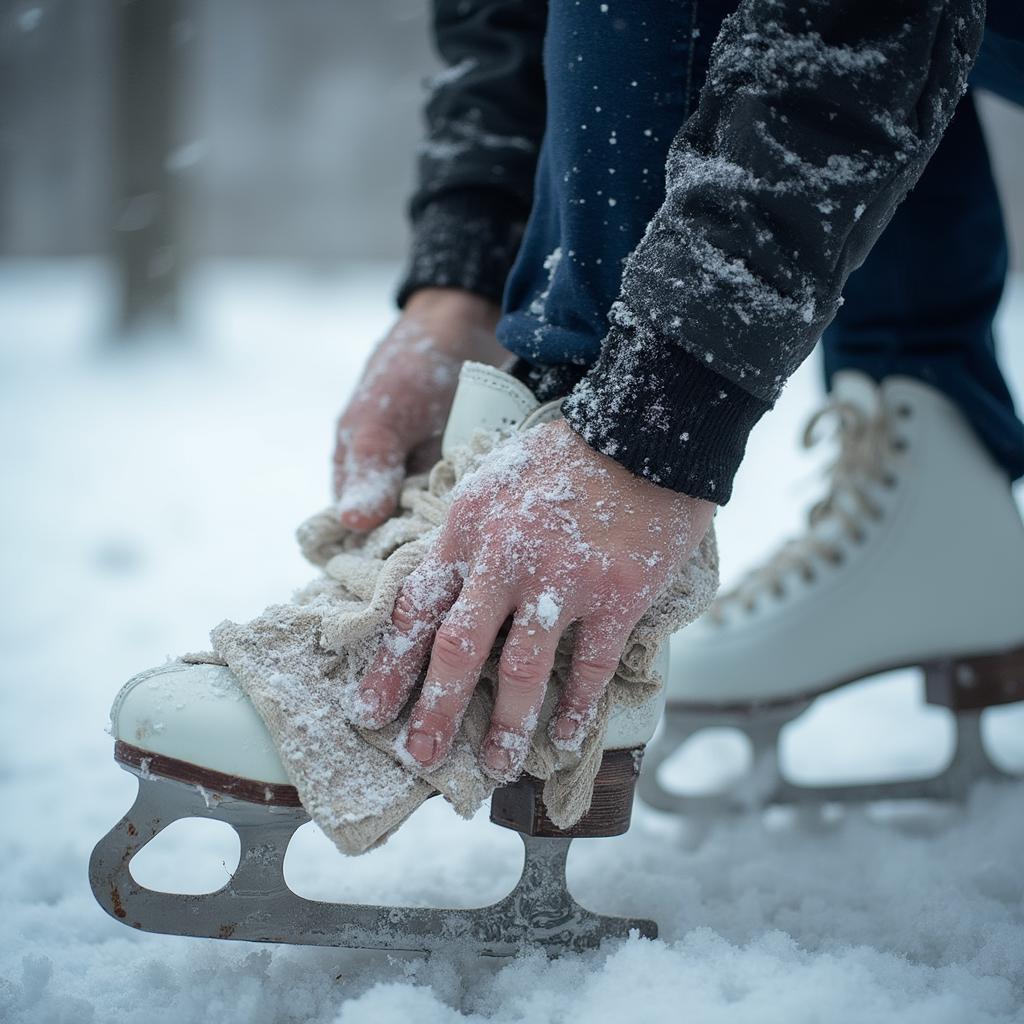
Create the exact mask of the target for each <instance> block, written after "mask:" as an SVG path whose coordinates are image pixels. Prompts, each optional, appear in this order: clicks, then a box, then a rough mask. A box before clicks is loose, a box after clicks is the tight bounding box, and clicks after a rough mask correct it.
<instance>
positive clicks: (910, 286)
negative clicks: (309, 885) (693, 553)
mask: <svg viewBox="0 0 1024 1024" xmlns="http://www.w3.org/2000/svg"><path fill="white" fill-rule="evenodd" d="M735 6H736V2H735V0H685V2H684V0H609V2H608V3H603V4H602V3H594V2H586V3H582V4H578V5H577V4H576V3H574V2H572V0H550V6H549V12H550V13H549V21H548V32H547V38H546V41H545V75H546V79H547V90H548V123H547V130H546V133H545V138H544V144H543V147H542V150H541V156H540V162H539V165H538V171H537V181H536V192H535V199H534V208H533V212H532V214H531V217H530V221H529V224H528V226H527V230H526V235H525V237H524V240H523V245H522V248H521V250H520V253H519V257H518V259H517V261H516V264H515V266H514V267H513V269H512V273H511V274H510V276H509V280H508V284H507V287H506V291H505V303H504V306H505V309H504V316H503V317H502V320H501V322H500V324H499V327H498V336H499V339H500V340H501V342H502V343H503V344H504V345H505V346H506V347H507V348H509V349H510V350H511V351H513V352H514V353H516V354H517V355H519V356H521V357H522V358H523V359H525V360H527V361H528V362H529V363H532V364H534V365H537V366H542V367H543V366H561V365H565V364H570V365H575V366H579V367H585V366H588V365H590V363H592V362H593V361H594V360H595V359H596V358H597V355H598V351H599V349H600V343H601V339H602V338H603V337H604V335H605V333H606V332H607V326H608V323H607V313H608V310H609V308H610V307H611V304H612V303H613V302H614V301H615V299H616V297H617V295H618V291H619V283H620V279H621V274H622V264H623V260H624V259H625V258H626V257H627V256H628V254H629V253H630V252H631V251H632V249H633V248H634V247H635V246H636V244H637V243H638V242H639V241H640V238H641V237H642V235H643V232H644V229H645V228H646V226H647V223H648V221H649V220H650V219H651V217H652V216H653V214H654V212H655V211H656V210H657V208H658V207H659V206H660V205H661V202H662V199H663V197H664V168H665V160H666V157H667V155H668V148H669V145H670V144H671V142H672V139H673V137H674V136H675V134H676V132H677V131H678V129H679V127H680V126H681V125H682V123H683V122H684V121H685V119H686V117H687V116H688V114H689V112H690V111H691V110H692V109H693V106H694V104H695V103H696V100H697V96H698V94H699V92H700V87H701V84H702V82H703V78H704V74H705V72H706V69H707V62H708V56H709V51H710V47H711V43H712V42H713V41H714V38H715V36H716V35H717V33H718V28H719V26H720V24H721V21H722V18H724V17H725V15H726V14H728V13H729V12H730V11H731V10H733V9H735ZM972 81H973V83H974V84H976V85H978V86H981V87H983V88H986V89H990V90H991V91H993V92H996V93H998V94H1000V95H1002V96H1004V97H1006V98H1008V99H1011V100H1013V101H1014V102H1017V103H1021V104H1024V4H1021V3H1020V0H989V13H988V19H987V22H986V35H985V41H984V45H983V47H982V51H981V55H980V57H979V60H978V63H977V65H976V68H975V71H974V75H973V79H972ZM1007 259H1008V257H1007V241H1006V234H1005V230H1004V226H1003V215H1002V210H1001V207H1000V203H999V196H998V194H997V192H996V187H995V182H994V181H993V178H992V171H991V167H990V165H989V159H988V152H987V149H986V146H985V140H984V138H983V136H982V133H981V127H980V125H979V123H978V118H977V114H976V112H975V109H974V101H973V97H972V96H971V95H970V94H968V95H967V96H966V97H965V98H964V100H963V101H962V102H961V104H960V107H959V108H958V110H957V113H956V116H955V117H954V119H953V121H952V123H951V125H950V128H949V131H948V132H947V134H946V136H945V137H944V138H943V141H942V143H941V144H940V146H939V149H938V150H937V151H936V153H935V156H934V157H933V159H932V160H931V162H930V163H929V164H928V167H927V168H926V170H925V172H924V175H923V176H922V178H921V180H920V181H919V182H918V184H917V186H916V187H915V188H914V190H913V191H912V192H911V194H910V195H909V196H908V198H907V200H906V201H905V202H904V203H903V204H902V205H901V206H900V207H899V209H898V210H897V212H896V214H895V216H894V217H893V219H892V221H891V223H890V224H889V226H888V227H887V228H886V230H885V232H884V233H883V234H882V236H881V238H880V239H879V241H878V242H877V244H876V245H875V247H874V248H873V249H872V251H871V253H870V254H869V256H868V258H867V260H866V261H865V263H864V264H863V266H861V267H860V268H859V269H858V270H857V271H856V272H855V273H854V274H853V275H852V276H851V277H850V279H849V281H848V282H847V286H846V289H845V291H844V293H843V294H844V299H845V302H844V305H843V306H842V307H841V308H840V310H839V313H838V315H837V316H836V318H835V320H834V321H833V323H832V324H831V326H830V327H829V328H828V330H827V331H826V332H825V335H824V337H823V348H824V355H825V373H826V378H827V380H828V381H830V380H831V378H832V376H833V374H835V373H836V372H837V371H839V370H843V369H857V370H861V371H863V372H865V373H867V374H869V375H870V376H872V377H874V378H875V379H878V380H880V379H882V378H883V377H885V376H888V375H891V374H904V375H906V376H911V377H915V378H918V379H921V380H925V381H927V382H928V383H930V384H932V385H933V386H935V387H936V388H938V389H940V390H942V391H943V392H945V393H946V394H947V395H948V396H949V397H950V398H951V399H952V400H953V401H954V402H956V403H957V405H958V406H959V407H960V408H961V409H962V411H963V412H964V414H965V415H966V417H967V419H968V420H969V421H970V423H971V424H972V426H973V427H974V429H975V431H976V432H977V434H978V436H979V438H980V439H981V440H982V442H983V443H984V444H985V446H986V447H987V448H988V449H989V451H990V452H991V453H992V455H993V457H994V458H995V459H996V460H997V461H998V462H999V464H1000V465H1002V466H1003V467H1004V468H1005V469H1006V471H1007V473H1008V474H1009V475H1010V477H1011V478H1013V479H1016V478H1017V477H1020V476H1022V475H1024V424H1022V423H1021V421H1020V420H1019V419H1018V417H1017V414H1016V412H1015V410H1014V405H1013V400H1012V398H1011V396H1010V392H1009V390H1008V388H1007V386H1006V382H1005V380H1004V379H1003V376H1002V373H1001V371H1000V369H999V364H998V361H997V358H996V351H995V343H994V338H993V333H992V324H993V319H994V317H995V313H996V308H997V306H998V304H999V300H1000V297H1001V295H1002V291H1003V285H1004V282H1005V278H1006V272H1007Z"/></svg>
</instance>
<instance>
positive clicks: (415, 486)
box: [211, 432, 718, 854]
mask: <svg viewBox="0 0 1024 1024" xmlns="http://www.w3.org/2000/svg"><path fill="white" fill-rule="evenodd" d="M497 440H498V438H497V435H487V434H484V433H482V432H478V433H477V434H476V435H475V436H474V438H473V440H472V442H471V443H470V444H469V445H467V446H465V447H461V448H459V449H457V450H456V451H455V453H453V455H451V456H450V457H449V458H447V459H444V460H442V461H441V462H439V463H438V464H437V465H436V466H435V467H434V468H433V470H432V471H431V473H430V474H429V476H427V475H420V476H416V477H410V478H409V479H408V480H407V481H406V484H405V487H404V490H403V492H402V496H401V502H400V509H399V512H398V513H396V515H395V516H394V517H392V518H391V519H389V520H388V521H387V522H386V523H384V524H383V525H382V526H380V527H379V528H377V529H376V530H373V531H371V532H370V533H368V534H358V533H355V532H353V531H350V530H346V529H345V528H344V527H342V526H341V524H340V522H339V521H338V516H337V513H336V511H335V510H334V509H333V508H332V509H327V510H325V511H323V512H321V513H320V514H318V515H316V516H313V517H312V518H311V519H309V520H308V521H307V522H305V523H304V524H303V525H302V526H301V527H299V530H298V539H299V543H300V545H301V547H302V550H303V553H304V554H305V555H306V557H307V558H308V559H309V560H310V561H311V562H313V563H314V564H316V565H320V566H322V567H323V568H324V575H323V576H322V577H320V578H319V579H316V580H314V581H313V582H311V583H310V584H308V585H307V586H306V587H304V588H302V589H301V590H300V591H299V592H298V593H296V594H295V596H294V597H293V599H292V601H291V602H290V603H288V604H282V605H275V606H272V607H270V608H268V609H267V610H266V611H265V612H264V613H263V614H262V615H260V616H258V617H257V618H256V619H253V620H252V621H251V622H249V623H246V624H244V625H240V624H237V623H233V622H224V623H221V625H219V626H217V627H216V629H214V630H213V632H212V634H211V635H212V639H213V644H214V648H215V650H216V652H217V654H218V655H219V656H220V658H223V659H224V661H225V663H226V664H227V665H228V666H229V667H230V668H231V670H232V671H233V672H234V674H235V675H236V676H237V677H238V679H239V681H240V683H241V685H242V687H243V689H244V690H245V691H246V693H247V694H248V696H249V698H250V699H251V700H252V702H253V704H254V705H255V706H256V709H257V711H258V712H259V714H260V716H261V717H262V718H263V720H264V722H265V723H266V725H267V728H268V729H269V731H270V735H271V737H272V738H273V740H274V743H275V744H276V746H277V748H278V751H279V753H280V755H281V760H282V763H283V764H284V767H285V770H286V771H287V773H288V776H289V778H291V780H292V782H293V784H294V785H295V787H296V789H297V790H298V793H299V796H300V798H301V800H302V803H303V805H304V807H305V808H306V811H307V813H308V814H309V815H310V817H312V818H313V820H314V821H315V822H316V823H317V824H318V825H319V826H320V827H321V828H322V829H323V831H324V832H325V833H326V834H327V835H328V836H330V838H331V839H332V840H333V841H334V842H335V843H336V844H337V846H338V847H339V849H341V850H342V851H343V852H344V853H349V854H358V853H363V852H365V851H366V850H369V849H370V848H372V847H374V846H376V845H378V844H379V843H381V842H383V841H384V840H385V839H387V837H388V836H389V835H390V834H391V833H392V832H394V830H395V829H397V828H398V827H399V825H401V824H402V822H403V821H405V819H406V818H408V817H409V815H410V814H412V813H413V811H415V810H416V808H417V807H418V806H419V805H420V804H421V803H422V802H423V801H424V800H426V799H427V798H428V797H430V796H432V795H434V794H435V793H438V792H439V793H441V794H443V795H444V796H445V798H446V799H447V800H448V801H449V802H450V803H451V804H452V806H453V807H454V808H455V810H456V811H458V813H459V814H461V815H463V816H464V817H469V816H471V815H472V814H473V813H474V812H475V811H476V810H477V809H478V808H479V807H480V806H481V804H482V803H483V802H484V800H486V799H487V797H488V796H489V795H490V794H491V792H492V791H493V790H494V788H495V786H496V785H497V784H496V783H495V782H494V781H493V780H492V779H490V778H488V777H487V776H486V775H484V774H483V772H482V771H481V770H480V768H479V766H478V763H477V756H476V754H477V751H478V750H479V747H480V744H481V742H482V740H483V737H484V734H485V732H486V730H487V725H488V722H489V720H490V713H491V708H492V707H493V702H494V693H495V687H496V682H497V661H498V655H499V654H500V639H499V642H498V643H496V644H495V648H494V650H492V652H491V655H490V657H489V658H488V661H487V663H486V665H485V666H484V669H483V673H482V677H481V684H480V685H479V686H478V687H477V689H476V691H475V693H474V696H473V698H472V701H471V703H470V707H469V710H468V712H467V714H466V716H465V718H464V720H463V723H462V727H461V730H460V732H459V735H458V737H457V738H456V741H455V744H454V747H453V750H452V753H451V756H450V757H449V758H448V759H447V760H446V761H445V763H444V764H443V765H442V766H441V767H439V768H438V769H436V770H434V771H429V772H424V771H422V770H420V769H419V767H418V766H417V765H416V764H415V763H414V762H412V761H411V759H409V758H408V756H407V755H405V752H404V748H403V745H402V740H403V738H404V731H405V728H406V722H407V719H408V713H409V711H410V709H411V707H412V704H413V703H414V701H415V699H416V696H417V695H418V694H417V693H415V692H414V694H413V696H412V698H411V699H410V701H409V703H408V704H407V705H406V708H405V709H404V711H403V713H402V715H401V716H400V718H399V720H398V721H397V722H395V723H393V724H392V725H389V726H386V727H384V728H383V729H380V730H377V731H370V730H366V729H360V728H357V727H355V726H353V725H350V724H348V723H349V722H350V721H351V719H352V717H353V716H352V714H351V713H350V709H351V708H352V707H353V700H354V697H355V691H356V688H357V686H358V682H359V680H360V679H361V678H362V677H363V675H364V674H365V672H366V670H367V668H368V667H369V664H370V661H371V660H372V658H373V656H374V654H375V653H376V650H377V648H378V646H379V644H380V641H381V637H382V636H383V635H384V632H385V630H386V629H387V628H388V626H389V624H390V616H391V610H392V607H393V605H394V601H395V598H396V596H397V594H398V590H399V587H400V586H401V584H402V583H403V581H404V580H405V579H406V577H407V576H408V575H409V573H410V572H412V570H413V569H415V568H416V567H417V566H418V565H419V564H420V562H421V561H422V559H423V557H424V556H425V554H426V553H427V551H428V549H429V547H430V544H431V542H432V540H433V538H434V537H435V536H436V533H437V528H438V526H439V525H440V524H441V523H442V522H443V521H444V518H445V514H446V512H447V509H448V505H449V503H450V500H451V491H452V488H453V487H454V485H455V484H456V482H457V481H458V480H460V479H461V478H462V477H463V476H465V475H466V474H467V473H469V472H471V471H472V470H473V469H475V468H476V467H477V466H478V465H479V464H480V462H481V460H482V459H483V458H484V457H485V456H486V454H487V452H488V451H489V450H490V449H491V448H492V447H493V446H494V445H495V443H496V441H497ZM717 585H718V557H717V551H716V548H715V541H714V535H713V531H709V533H708V536H707V537H706V538H705V539H704V541H703V542H702V543H701V545H700V547H699V549H698V550H697V552H696V553H695V555H694V556H693V557H692V558H691V559H690V561H689V562H688V563H687V564H686V565H684V566H681V567H680V568H679V569H678V570H677V571H676V572H675V573H674V574H673V576H672V577H671V579H670V581H669V583H668V585H667V586H666V588H665V589H664V591H663V592H662V593H661V595H660V596H659V598H658V599H657V601H655V603H654V604H653V606H652V607H651V608H650V610H649V611H648V612H647V613H646V614H645V615H644V617H643V618H642V619H641V620H640V622H639V623H638V624H637V626H636V627H635V629H634V630H633V632H632V634H631V635H630V638H629V643H628V644H627V646H626V649H625V651H624V652H623V655H622V659H621V661H620V663H619V668H618V671H617V672H616V674H615V676H614V678H613V679H612V682H611V685H610V686H609V688H608V691H607V693H606V694H605V697H604V698H603V700H602V704H601V708H600V713H599V715H598V717H597V719H596V720H595V723H594V725H593V727H592V729H591V730H590V732H589V734H588V736H587V738H586V739H585V741H584V743H583V746H582V748H581V750H580V752H579V754H570V753H565V752H559V751H557V750H556V749H555V748H554V747H553V745H552V744H551V742H550V741H549V739H548V736H547V732H546V729H545V728H544V723H545V722H546V721H547V716H548V713H549V711H550V709H551V707H552V705H553V703H554V700H555V699H556V697H557V692H558V689H559V687H560V686H561V685H562V682H563V680H564V679H565V678H566V677H567V672H568V666H569V660H570V657H571V653H572V641H573V635H572V630H571V629H570V630H569V632H568V633H567V634H566V635H565V636H564V637H563V638H562V640H561V642H560V643H559V646H558V652H557V658H556V662H555V668H554V672H553V674H552V678H551V684H550V685H549V687H548V697H547V700H546V701H545V705H544V708H543V710H542V713H541V716H540V722H541V727H540V728H538V729H537V731H536V734H535V736H534V739H533V742H532V745H531V749H530V752H529V755H528V757H527V760H526V769H525V770H526V771H527V772H528V773H529V774H531V775H534V776H536V777H538V778H541V779H544V780H546V784H545V787H544V801H545V804H546V805H547V810H548V814H549V815H550V817H551V819H552V820H553V821H554V822H555V824H557V825H559V826H560V827H563V828H564V827H569V826H571V825H573V824H574V823H575V822H576V821H578V820H579V819H580V817H581V816H582V815H583V814H584V813H585V812H586V810H587V809H588V808H589V806H590V800H591V796H592V794H593V786H594V777H595V775H596V773H597V769H598V767H599V764H600V760H601V753H602V739H603V736H604V733H605V728H606V725H607V721H608V710H609V707H610V706H611V704H612V702H616V703H621V704H625V705H636V704H638V703H640V702H642V701H645V700H647V699H648V698H650V697H652V696H654V695H655V694H656V693H657V692H658V690H659V688H660V687H661V685H662V681H661V679H660V678H658V676H657V674H656V672H655V670H654V664H655V661H656V658H657V655H658V651H659V649H660V648H661V646H662V644H663V643H665V642H666V641H667V639H668V637H669V635H670V634H671V633H673V632H674V631H675V630H677V629H679V628H680V627H681V626H683V625H685V624H686V623H688V622H691V621H693V619H695V618H697V616H698V615H700V614H701V612H703V611H704V609H705V608H706V607H707V606H708V604H709V603H710V602H711V600H712V598H713V597H714V594H715V590H716V588H717Z"/></svg>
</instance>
